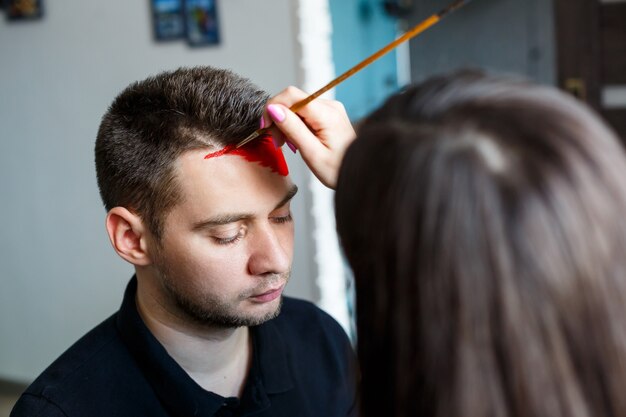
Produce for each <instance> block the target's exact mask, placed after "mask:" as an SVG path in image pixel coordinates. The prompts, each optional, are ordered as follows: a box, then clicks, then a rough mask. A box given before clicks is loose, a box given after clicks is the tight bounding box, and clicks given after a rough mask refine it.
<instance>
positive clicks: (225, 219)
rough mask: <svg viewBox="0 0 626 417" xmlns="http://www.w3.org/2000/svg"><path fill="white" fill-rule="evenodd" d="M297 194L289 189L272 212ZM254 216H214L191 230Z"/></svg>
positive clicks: (247, 214)
mask: <svg viewBox="0 0 626 417" xmlns="http://www.w3.org/2000/svg"><path fill="white" fill-rule="evenodd" d="M297 192H298V187H297V186H296V185H294V186H293V187H291V188H290V189H289V191H288V192H287V194H286V195H285V197H284V198H283V199H282V200H281V201H280V202H279V203H278V204H277V205H276V207H274V210H276V209H278V208H280V207H282V206H284V205H285V204H287V203H288V202H289V201H290V200H291V199H292V198H293V197H294V196H295V195H296V193H297ZM253 217H254V215H253V214H250V213H233V214H223V215H220V216H216V217H213V218H210V219H206V220H202V221H199V222H197V223H194V225H193V226H192V229H193V230H202V229H208V228H210V227H214V226H222V225H225V224H229V223H235V222H238V221H241V220H248V219H251V218H253Z"/></svg>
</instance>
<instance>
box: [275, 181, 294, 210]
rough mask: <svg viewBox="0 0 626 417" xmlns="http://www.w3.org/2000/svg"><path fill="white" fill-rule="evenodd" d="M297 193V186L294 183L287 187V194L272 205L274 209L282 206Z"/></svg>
mask: <svg viewBox="0 0 626 417" xmlns="http://www.w3.org/2000/svg"><path fill="white" fill-rule="evenodd" d="M297 193H298V186H297V185H295V184H294V185H293V186H292V187H291V188H290V189H289V191H287V195H285V198H283V199H282V200H280V203H278V204H276V207H274V210H276V209H278V208H281V207H282V206H284V205H285V204H287V203H288V202H289V201H290V200H291V199H292V198H293V197H294V196H295V195H296V194H297Z"/></svg>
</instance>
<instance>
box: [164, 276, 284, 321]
mask: <svg viewBox="0 0 626 417" xmlns="http://www.w3.org/2000/svg"><path fill="white" fill-rule="evenodd" d="M158 272H159V275H160V280H161V283H162V286H163V288H164V290H165V292H166V295H167V296H168V298H169V299H170V301H171V302H172V303H173V305H174V307H175V308H176V309H177V310H178V312H180V313H181V314H182V315H184V317H185V318H186V319H187V320H189V321H190V322H192V323H195V324H197V325H200V326H203V327H213V328H214V327H217V328H224V329H232V328H237V327H244V326H246V327H251V326H258V325H260V324H263V323H265V322H266V321H268V320H271V319H273V318H276V317H277V316H278V315H279V314H280V310H281V307H282V303H283V298H282V295H281V296H280V299H279V300H278V303H277V305H276V308H274V309H272V310H271V311H268V312H266V313H264V314H261V315H255V314H253V313H250V314H246V313H242V312H239V311H237V308H238V305H239V304H240V303H241V302H245V300H246V299H247V298H249V297H251V296H253V295H255V294H258V293H259V292H260V291H263V290H264V289H266V288H267V287H269V286H271V285H272V284H274V283H278V282H285V283H287V281H289V278H290V275H291V271H288V272H287V273H285V274H274V275H271V276H268V277H267V278H266V279H265V280H264V281H263V282H262V284H261V285H259V286H258V287H257V288H254V289H252V290H248V291H246V292H243V293H241V294H239V296H238V297H237V299H236V300H234V301H230V302H229V301H228V300H222V299H220V298H218V297H216V296H215V295H213V294H205V295H204V297H202V298H199V297H196V298H194V297H192V296H190V295H189V294H187V292H186V291H184V290H183V289H182V288H180V286H178V285H177V282H176V278H173V277H172V276H171V275H170V274H169V273H168V271H167V269H166V268H164V267H163V266H160V267H158Z"/></svg>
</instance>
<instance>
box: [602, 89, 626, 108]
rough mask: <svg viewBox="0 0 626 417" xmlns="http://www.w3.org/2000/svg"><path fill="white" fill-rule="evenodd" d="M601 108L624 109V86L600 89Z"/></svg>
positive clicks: (625, 91)
mask: <svg viewBox="0 0 626 417" xmlns="http://www.w3.org/2000/svg"><path fill="white" fill-rule="evenodd" d="M602 107H604V108H605V109H626V85H606V86H604V88H602Z"/></svg>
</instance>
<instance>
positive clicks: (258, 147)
mask: <svg viewBox="0 0 626 417" xmlns="http://www.w3.org/2000/svg"><path fill="white" fill-rule="evenodd" d="M222 155H239V156H241V157H243V158H245V160H246V161H248V162H258V163H259V164H261V166H264V167H266V168H270V169H271V170H272V171H273V172H275V173H277V174H279V175H282V176H283V177H286V176H287V175H289V168H288V167H287V161H285V156H284V155H283V151H282V150H281V149H280V148H277V147H276V146H275V145H274V141H273V139H272V137H271V136H270V135H265V136H261V137H260V138H257V139H255V140H253V141H251V142H248V143H246V144H245V145H244V146H242V147H241V148H237V146H236V145H228V146H226V147H224V148H222V149H220V150H219V151H217V152H213V153H210V154H208V155H206V156H205V157H204V159H209V158H215V157H218V156H222Z"/></svg>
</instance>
